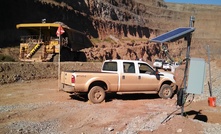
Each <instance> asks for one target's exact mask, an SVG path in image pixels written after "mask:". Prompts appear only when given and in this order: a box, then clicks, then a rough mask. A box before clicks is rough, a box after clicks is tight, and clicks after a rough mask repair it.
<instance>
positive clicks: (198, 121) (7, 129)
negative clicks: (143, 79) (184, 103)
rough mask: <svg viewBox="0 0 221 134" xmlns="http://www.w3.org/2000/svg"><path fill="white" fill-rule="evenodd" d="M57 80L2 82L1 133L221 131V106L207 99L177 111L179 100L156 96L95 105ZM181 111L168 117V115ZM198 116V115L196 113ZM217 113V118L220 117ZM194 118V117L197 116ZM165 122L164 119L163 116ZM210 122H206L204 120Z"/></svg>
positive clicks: (109, 100)
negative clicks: (60, 87) (61, 86)
mask: <svg viewBox="0 0 221 134" xmlns="http://www.w3.org/2000/svg"><path fill="white" fill-rule="evenodd" d="M57 85H58V84H57V80H56V79H43V80H34V81H20V82H17V83H13V84H5V85H1V86H0V91H1V94H0V133H1V134H4V133H9V134H16V133H18V134H21V133H22V134H28V133H31V134H33V133H34V134H35V133H36V134H38V133H41V134H48V133H54V134H63V133H68V134H69V133H70V134H99V133H100V134H137V133H140V134H149V133H151V134H161V133H164V134H171V133H182V134H188V133H195V134H197V133H199V134H202V133H220V132H221V130H220V129H221V127H220V123H221V119H220V118H219V117H220V115H221V108H220V107H215V108H213V107H208V105H207V102H206V101H201V102H196V103H193V104H191V105H190V106H189V107H187V108H185V115H188V117H182V116H180V115H176V114H179V113H180V110H177V106H176V99H175V97H174V98H173V99H168V100H164V99H161V98H158V97H157V96H156V95H145V94H136V95H135V94H133V95H108V96H107V99H106V102H105V103H102V104H91V103H89V102H88V101H87V99H86V96H80V97H77V96H69V94H67V93H64V92H62V91H58V88H57ZM175 110H177V112H175V113H174V114H173V115H172V116H170V117H169V118H168V119H167V120H165V119H166V117H167V116H168V115H169V114H170V113H172V112H173V111H175ZM196 117H197V118H196ZM217 117H218V118H217ZM193 118H195V119H194V120H193ZM164 120H165V122H163V123H162V121H164ZM205 122H207V123H205Z"/></svg>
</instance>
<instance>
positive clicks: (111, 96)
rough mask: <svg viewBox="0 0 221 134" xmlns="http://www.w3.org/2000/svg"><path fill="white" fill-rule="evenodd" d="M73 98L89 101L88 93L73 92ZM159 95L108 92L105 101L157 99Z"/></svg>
mask: <svg viewBox="0 0 221 134" xmlns="http://www.w3.org/2000/svg"><path fill="white" fill-rule="evenodd" d="M70 97H71V99H74V100H78V101H83V102H87V101H88V97H87V94H86V93H77V94H71V95H70ZM157 98H159V96H158V95H157V94H143V93H139V94H116V93H107V94H106V97H105V102H111V101H112V100H143V99H157Z"/></svg>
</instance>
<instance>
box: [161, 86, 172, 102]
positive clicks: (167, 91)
mask: <svg viewBox="0 0 221 134" xmlns="http://www.w3.org/2000/svg"><path fill="white" fill-rule="evenodd" d="M158 95H159V96H160V97H161V98H164V99H168V98H171V97H172V95H173V89H172V87H171V86H170V85H168V84H163V85H162V86H161V88H160V91H159V93H158Z"/></svg>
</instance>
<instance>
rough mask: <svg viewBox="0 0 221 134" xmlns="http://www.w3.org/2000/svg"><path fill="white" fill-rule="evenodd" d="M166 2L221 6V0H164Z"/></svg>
mask: <svg viewBox="0 0 221 134" xmlns="http://www.w3.org/2000/svg"><path fill="white" fill-rule="evenodd" d="M164 1H165V2H173V3H191V4H209V5H220V6H221V0H164Z"/></svg>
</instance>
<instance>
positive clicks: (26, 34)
mask: <svg viewBox="0 0 221 134" xmlns="http://www.w3.org/2000/svg"><path fill="white" fill-rule="evenodd" d="M59 26H62V28H63V29H64V31H65V32H64V33H63V34H62V35H61V36H60V44H59V37H57V35H56V31H57V29H58V27H59ZM16 28H17V29H19V31H20V34H21V35H22V36H21V39H20V54H19V59H20V61H36V62H47V61H58V54H60V58H61V61H86V56H85V55H84V53H83V52H81V51H80V50H81V49H83V48H87V47H90V46H92V44H91V42H90V41H89V39H88V38H87V36H86V35H85V34H84V33H82V32H80V31H77V30H74V29H72V28H70V27H68V26H67V25H65V24H64V23H61V22H55V23H22V24H17V25H16ZM59 51H60V52H59Z"/></svg>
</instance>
